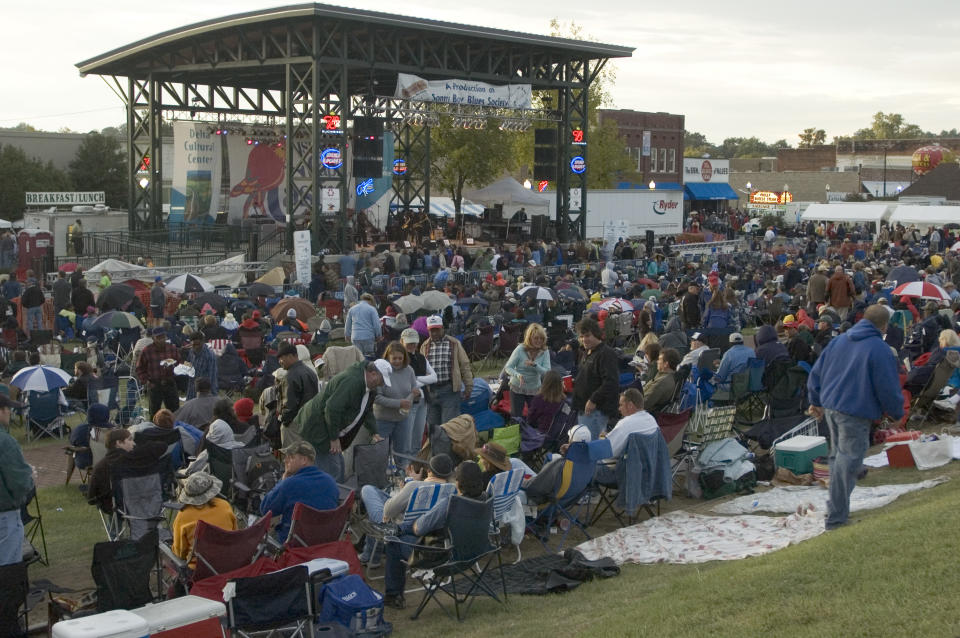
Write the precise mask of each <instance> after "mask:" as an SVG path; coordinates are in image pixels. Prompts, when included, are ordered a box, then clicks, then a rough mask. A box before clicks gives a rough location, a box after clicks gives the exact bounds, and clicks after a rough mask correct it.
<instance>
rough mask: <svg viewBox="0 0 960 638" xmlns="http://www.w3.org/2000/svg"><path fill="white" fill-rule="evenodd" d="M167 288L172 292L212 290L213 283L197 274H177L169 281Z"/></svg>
mask: <svg viewBox="0 0 960 638" xmlns="http://www.w3.org/2000/svg"><path fill="white" fill-rule="evenodd" d="M166 287H167V290H168V291H170V292H211V291H212V290H213V284H212V283H210V282H209V281H207V280H206V279H204V278H203V277H197V276H196V275H190V274H185V275H177V276H176V277H174V278H173V279H170V280H168V281H167V286H166Z"/></svg>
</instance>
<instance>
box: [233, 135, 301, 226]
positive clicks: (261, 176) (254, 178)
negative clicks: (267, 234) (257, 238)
mask: <svg viewBox="0 0 960 638" xmlns="http://www.w3.org/2000/svg"><path fill="white" fill-rule="evenodd" d="M285 151H286V148H285V146H284V144H282V143H280V142H273V143H267V142H260V143H259V144H247V138H245V137H243V136H241V135H229V136H227V161H228V164H229V167H230V203H229V208H228V211H229V216H228V219H229V222H230V223H231V224H240V223H245V222H247V220H250V221H256V220H257V219H264V218H269V219H272V220H273V221H275V222H277V223H279V224H286V223H287V216H286V212H287V211H286V204H287V180H286V168H287V166H286V162H287V156H286V152H285Z"/></svg>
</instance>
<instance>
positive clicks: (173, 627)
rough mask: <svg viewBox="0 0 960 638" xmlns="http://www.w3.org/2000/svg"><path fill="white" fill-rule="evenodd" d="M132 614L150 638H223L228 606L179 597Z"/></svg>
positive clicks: (133, 611) (205, 599) (204, 600)
mask: <svg viewBox="0 0 960 638" xmlns="http://www.w3.org/2000/svg"><path fill="white" fill-rule="evenodd" d="M131 613H133V614H136V615H137V616H138V617H140V618H142V619H143V620H144V621H145V622H146V623H147V625H148V627H149V628H150V636H151V638H223V636H224V631H223V627H222V625H221V623H220V619H221V618H226V616H227V606H226V605H224V604H223V603H221V602H217V601H215V600H210V599H209V598H201V597H200V596H182V597H180V598H174V599H172V600H165V601H163V602H160V603H155V604H152V605H146V606H144V607H140V608H139V609H134V610H131Z"/></svg>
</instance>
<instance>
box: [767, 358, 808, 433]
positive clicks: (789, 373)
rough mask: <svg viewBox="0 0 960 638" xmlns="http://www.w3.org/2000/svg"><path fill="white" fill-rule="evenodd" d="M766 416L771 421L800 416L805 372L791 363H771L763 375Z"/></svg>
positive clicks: (805, 395) (781, 361)
mask: <svg viewBox="0 0 960 638" xmlns="http://www.w3.org/2000/svg"><path fill="white" fill-rule="evenodd" d="M764 388H765V390H766V396H767V406H768V409H767V411H768V416H769V418H771V419H779V418H782V417H788V416H794V415H797V414H802V413H803V410H804V407H805V406H804V403H805V401H806V397H807V393H806V388H807V371H806V370H804V369H803V368H802V367H800V366H798V365H795V364H794V363H793V362H792V361H787V360H785V359H779V360H777V361H771V362H770V364H769V365H768V366H767V370H766V372H765V373H764Z"/></svg>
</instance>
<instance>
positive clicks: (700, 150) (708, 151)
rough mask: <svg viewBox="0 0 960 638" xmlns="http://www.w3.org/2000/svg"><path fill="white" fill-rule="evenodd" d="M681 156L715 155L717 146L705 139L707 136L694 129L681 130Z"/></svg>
mask: <svg viewBox="0 0 960 638" xmlns="http://www.w3.org/2000/svg"><path fill="white" fill-rule="evenodd" d="M683 144H684V149H683V156H684V157H703V156H704V155H710V156H711V157H712V156H714V155H717V154H718V153H717V147H716V146H714V145H713V144H711V143H710V142H708V141H707V136H706V135H704V134H703V133H697V132H695V131H684V132H683Z"/></svg>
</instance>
